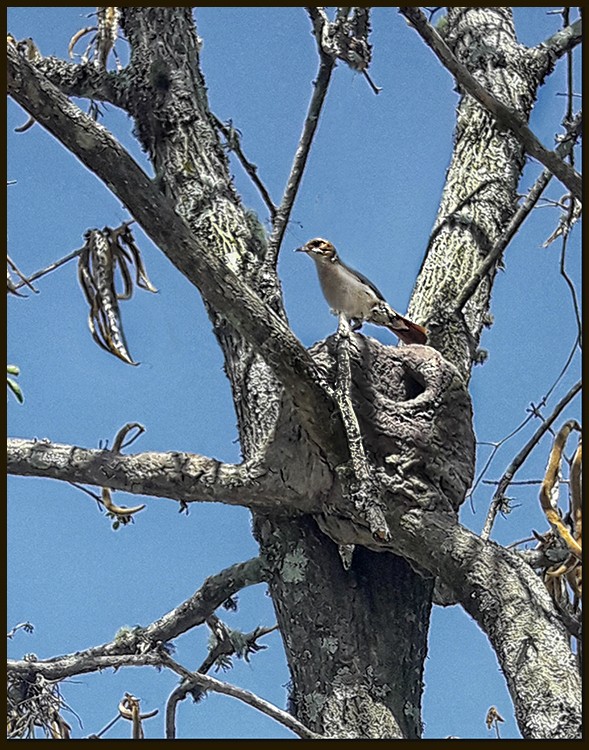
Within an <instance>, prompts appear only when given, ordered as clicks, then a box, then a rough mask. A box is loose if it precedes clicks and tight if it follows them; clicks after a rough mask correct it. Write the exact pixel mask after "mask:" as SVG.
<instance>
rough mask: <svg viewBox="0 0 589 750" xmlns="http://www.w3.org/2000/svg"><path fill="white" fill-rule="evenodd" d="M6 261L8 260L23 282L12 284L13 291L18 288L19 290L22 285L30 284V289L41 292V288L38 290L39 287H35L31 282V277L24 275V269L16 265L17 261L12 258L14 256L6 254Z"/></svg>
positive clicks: (36, 292) (37, 292)
mask: <svg viewBox="0 0 589 750" xmlns="http://www.w3.org/2000/svg"><path fill="white" fill-rule="evenodd" d="M6 261H7V263H8V265H9V266H10V267H11V268H12V270H13V271H14V273H15V274H16V275H17V276H18V277H19V279H20V280H21V283H19V284H13V285H12V289H11V291H16V290H17V289H19V288H20V287H21V286H28V287H29V289H31V290H32V291H33V292H34V293H35V294H39V290H38V289H35V287H34V286H33V285H32V284H31V282H30V280H29V279H27V277H26V276H25V275H24V273H23V272H22V271H21V270H20V269H19V267H18V266H17V265H16V263H15V262H14V261H13V260H12V258H11V257H10V256H9V255H7V256H6Z"/></svg>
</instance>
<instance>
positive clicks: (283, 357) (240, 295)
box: [7, 46, 348, 465]
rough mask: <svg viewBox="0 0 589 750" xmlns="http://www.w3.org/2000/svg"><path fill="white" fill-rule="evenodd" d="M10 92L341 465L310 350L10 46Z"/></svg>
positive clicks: (338, 432)
mask: <svg viewBox="0 0 589 750" xmlns="http://www.w3.org/2000/svg"><path fill="white" fill-rule="evenodd" d="M7 62H8V92H9V94H10V95H11V96H12V97H13V98H14V99H15V100H16V101H17V102H18V103H19V104H20V105H21V106H22V107H24V108H25V109H26V110H27V111H28V112H29V113H30V114H31V115H33V117H35V119H36V120H37V121H38V122H39V123H40V124H41V125H43V127H45V128H46V129H47V130H48V131H49V132H50V133H52V134H53V135H54V136H55V137H56V138H57V139H58V140H59V141H60V142H61V143H62V144H63V145H64V146H65V147H66V148H67V149H69V150H70V151H71V152H72V153H73V154H75V156H77V157H78V159H80V161H81V162H82V163H83V164H85V165H86V166H87V167H88V169H90V170H91V171H92V172H94V174H96V175H97V177H99V178H100V179H101V180H102V181H103V182H104V183H105V184H106V185H107V186H108V187H109V188H110V189H111V190H112V192H113V193H114V194H115V195H116V196H117V197H118V198H120V200H121V201H122V202H123V203H124V204H125V205H126V206H127V208H128V209H129V211H130V212H131V214H132V215H133V216H134V218H135V219H136V220H137V221H138V222H139V223H140V224H141V226H142V228H143V229H144V231H145V232H146V234H147V235H148V236H149V237H150V238H151V239H152V240H153V242H154V243H155V244H156V245H158V246H159V247H160V248H161V249H162V250H163V252H164V253H165V254H166V255H167V256H168V258H169V259H170V260H171V261H172V263H173V264H174V265H175V266H176V267H177V268H178V269H179V270H180V271H181V272H182V273H183V274H184V275H185V276H186V278H188V279H189V280H190V281H191V282H192V283H193V284H194V285H195V286H196V287H197V288H198V289H199V290H200V292H201V293H202V295H203V296H204V297H205V299H206V300H207V301H208V302H209V304H211V305H212V306H213V307H214V308H215V309H216V310H217V311H218V312H219V313H221V314H222V315H224V316H225V317H226V318H227V320H228V321H229V322H230V323H231V324H232V325H233V326H234V327H235V328H236V330H237V331H239V333H240V334H241V335H242V336H244V338H245V339H246V340H247V341H249V343H250V344H251V345H252V346H253V347H254V348H255V349H256V351H257V352H258V353H259V355H260V356H261V357H262V359H264V361H265V362H266V363H267V364H268V365H269V366H270V367H271V368H272V369H273V370H274V372H275V374H276V376H277V377H278V378H279V380H280V381H281V383H282V385H283V386H284V387H285V389H286V390H287V391H288V393H289V395H290V396H291V398H292V400H293V402H294V404H295V405H296V406H297V411H298V416H299V419H300V422H301V424H302V426H303V427H304V428H305V430H306V431H307V433H308V434H309V436H310V437H311V439H312V440H313V441H314V442H315V443H316V444H317V445H318V446H320V447H321V449H322V451H323V453H324V454H325V455H326V457H327V459H328V461H329V462H330V463H332V464H333V465H337V464H339V463H341V462H342V460H346V458H347V455H348V452H347V447H346V444H345V437H344V434H343V431H342V428H341V423H340V421H339V419H337V417H336V419H335V420H334V419H331V415H332V414H333V413H334V411H335V409H334V405H333V403H332V402H331V400H330V399H329V398H328V397H327V396H326V394H325V391H324V389H323V388H322V386H321V384H320V382H319V380H320V379H319V376H318V374H317V371H316V368H315V366H314V364H313V361H312V359H311V357H310V356H309V354H308V352H307V351H306V350H305V349H304V347H303V346H302V344H301V343H300V342H299V341H298V339H297V338H296V337H295V336H294V335H293V333H292V331H291V330H290V328H289V327H288V326H287V325H286V323H285V322H284V321H283V320H281V319H280V318H279V317H278V316H277V315H276V314H275V313H274V312H273V311H272V310H271V308H270V307H268V306H267V305H265V304H264V303H263V302H262V301H261V300H260V298H259V297H258V295H257V294H255V293H254V292H253V291H252V289H251V288H250V287H248V286H246V285H245V284H244V283H243V281H242V280H241V279H239V278H238V277H237V276H236V274H234V273H233V272H232V271H231V270H230V269H229V268H228V267H227V266H226V265H225V264H224V263H223V261H222V260H221V259H220V258H218V257H217V256H215V255H214V254H212V253H209V252H208V251H207V248H206V247H204V246H203V244H202V243H201V242H200V241H199V240H198V239H196V238H195V237H194V236H193V235H192V233H191V232H190V229H189V228H188V226H187V225H186V223H185V222H184V221H183V220H182V219H181V218H180V217H179V216H178V214H177V213H176V212H175V210H174V207H173V206H172V204H171V203H170V201H169V200H168V199H167V198H166V197H165V196H164V195H163V194H162V192H161V191H160V190H159V189H158V187H157V185H156V184H155V183H154V182H153V181H151V180H150V179H149V178H148V177H147V175H146V174H145V173H144V172H143V170H142V169H141V168H140V167H139V165H138V164H137V163H136V162H135V161H134V160H133V158H132V157H131V156H130V154H129V153H128V152H127V151H126V150H125V149H124V148H123V147H122V146H121V145H120V144H119V143H118V142H117V141H116V140H115V139H114V138H113V137H112V135H111V134H110V133H109V132H108V131H107V130H106V129H105V128H103V127H102V126H101V125H98V124H97V123H95V122H94V121H93V120H92V119H91V118H89V117H87V116H85V115H84V114H83V113H82V112H81V111H80V110H79V109H78V107H76V106H75V105H74V104H72V102H70V101H69V99H68V98H67V97H66V96H65V95H64V94H62V93H61V92H60V91H58V90H57V89H56V88H55V86H53V84H52V83H50V82H49V81H48V80H47V79H46V78H44V77H43V76H42V75H40V74H39V73H38V72H37V71H36V70H35V69H34V67H32V66H31V65H30V64H28V63H27V62H26V61H25V60H24V59H23V58H22V57H21V56H20V55H19V54H18V53H17V52H16V50H15V49H14V48H13V47H11V46H8V49H7Z"/></svg>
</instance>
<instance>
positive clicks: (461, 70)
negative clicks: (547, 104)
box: [399, 7, 583, 201]
mask: <svg viewBox="0 0 589 750" xmlns="http://www.w3.org/2000/svg"><path fill="white" fill-rule="evenodd" d="M399 11H400V12H401V13H402V14H403V15H404V16H405V18H406V19H407V20H408V21H409V22H410V23H411V25H412V26H414V27H415V29H416V30H417V32H418V33H419V34H420V36H421V38H422V39H423V40H424V42H425V43H426V44H427V45H428V47H430V48H431V49H432V50H433V52H434V54H435V55H436V57H437V58H438V59H439V60H440V62H441V63H442V64H443V65H444V67H445V68H447V69H448V71H449V72H450V73H451V74H452V75H453V76H454V78H455V79H456V81H457V82H458V84H459V85H460V86H461V87H462V88H463V89H464V90H465V91H466V92H467V93H468V94H470V95H471V96H472V97H473V98H474V99H476V100H477V101H478V102H479V104H481V105H482V106H483V107H485V109H487V110H488V111H489V112H490V113H491V114H492V115H493V117H495V119H496V120H497V122H498V123H499V125H502V126H503V127H507V128H509V130H511V131H512V132H513V134H514V135H515V137H516V138H517V139H518V141H519V142H520V144H521V145H522V147H523V148H524V150H525V151H526V153H527V154H528V155H529V156H532V157H534V159H537V160H538V161H539V162H540V163H542V164H543V165H544V166H545V167H546V168H547V169H549V170H550V171H551V172H552V173H553V174H554V176H555V177H557V178H558V179H559V180H560V181H561V182H562V183H563V184H564V185H566V187H567V188H568V189H569V191H570V192H571V193H572V194H573V195H574V196H575V198H577V199H578V200H579V201H582V199H583V196H582V180H581V175H580V174H579V173H578V172H577V171H576V170H575V169H573V168H572V167H571V166H570V165H569V164H567V163H566V162H565V161H563V160H562V159H561V158H560V157H559V156H558V155H557V154H555V153H554V151H549V150H548V149H547V148H545V147H544V146H543V145H542V144H541V143H540V141H539V140H538V138H536V136H535V135H534V133H533V132H532V131H531V130H530V128H529V127H528V125H527V124H526V122H525V120H524V119H523V118H522V117H521V116H520V115H519V114H517V113H516V112H514V111H513V110H512V109H511V108H510V107H508V106H506V105H505V104H503V102H500V101H499V100H498V99H496V98H495V97H494V96H493V95H492V94H490V93H489V92H488V91H487V89H485V87H484V86H481V84H480V83H479V82H478V81H477V80H476V78H474V76H473V75H471V73H470V72H469V71H468V70H467V68H466V67H465V66H464V65H462V64H461V63H460V62H459V61H458V60H457V59H456V57H455V55H454V53H453V52H452V51H451V49H450V48H449V47H448V45H447V44H446V42H444V40H443V39H442V38H441V36H440V35H439V34H438V32H437V31H436V30H435V29H434V28H433V27H432V26H431V25H430V24H429V23H428V22H427V19H426V17H425V15H424V14H423V13H422V12H421V10H420V9H419V8H414V7H401V8H399Z"/></svg>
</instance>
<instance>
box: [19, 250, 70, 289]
mask: <svg viewBox="0 0 589 750" xmlns="http://www.w3.org/2000/svg"><path fill="white" fill-rule="evenodd" d="M83 249H84V248H83V247H81V248H79V249H78V250H74V251H73V252H72V253H70V254H69V255H66V256H64V257H63V258H61V259H60V260H56V261H55V263H51V265H49V266H47V268H42V269H41V270H40V271H35V273H33V274H31V276H29V277H28V279H29V281H36V280H37V279H40V278H41V276H45V275H46V274H48V273H51V271H55V269H56V268H59V267H60V266H63V265H64V264H65V263H68V262H69V261H70V260H73V259H74V258H77V257H78V255H80V253H81V252H82V250H83ZM21 286H24V282H21V283H20V284H16V287H15V288H16V289H20V288H21Z"/></svg>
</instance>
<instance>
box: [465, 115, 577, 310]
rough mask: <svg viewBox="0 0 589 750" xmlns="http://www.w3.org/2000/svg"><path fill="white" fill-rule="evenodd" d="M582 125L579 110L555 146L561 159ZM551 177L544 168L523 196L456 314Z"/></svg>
mask: <svg viewBox="0 0 589 750" xmlns="http://www.w3.org/2000/svg"><path fill="white" fill-rule="evenodd" d="M581 126H582V114H581V112H579V113H578V114H577V116H576V117H575V118H574V120H573V122H572V123H571V125H570V128H569V129H568V132H567V135H566V136H565V137H564V138H563V140H562V141H561V143H559V145H558V146H557V148H556V153H557V154H558V156H559V157H560V158H561V159H565V158H566V157H567V156H568V155H569V154H570V153H572V151H573V148H574V146H575V143H576V142H577V139H578V138H579V136H580V135H581ZM551 179H552V172H551V171H550V170H548V169H545V170H544V171H543V172H542V174H541V175H540V177H538V179H537V180H536V182H535V183H534V185H533V187H532V189H531V190H530V192H529V193H528V194H527V196H526V197H525V200H524V201H523V203H522V204H521V206H520V207H519V208H518V209H517V211H516V212H515V214H514V215H513V217H512V219H511V221H510V222H509V224H508V226H507V227H506V229H505V231H504V232H503V234H502V236H501V239H500V240H499V242H497V243H496V244H495V246H494V247H493V249H492V250H491V251H490V252H489V253H488V254H487V255H486V256H485V258H484V260H482V261H481V264H480V266H479V267H478V268H477V269H476V271H475V272H474V273H473V275H472V278H471V279H470V280H469V282H468V283H467V284H466V285H465V287H464V289H463V290H462V291H461V292H460V294H459V295H458V297H457V299H456V302H455V306H454V311H453V313H454V314H456V313H458V312H461V311H462V309H463V308H464V306H465V305H466V303H467V302H468V300H469V299H470V298H471V297H472V295H473V294H474V293H475V292H476V290H477V288H478V286H479V284H480V283H481V281H482V280H483V279H484V278H485V276H486V275H487V274H488V273H489V271H490V270H491V268H492V267H493V266H494V265H495V263H496V262H497V261H498V260H499V258H501V256H502V255H503V253H504V251H505V249H506V247H507V246H508V245H509V243H510V242H511V240H512V239H513V237H514V236H515V235H516V233H517V232H518V230H519V228H520V227H521V225H522V224H523V223H524V221H525V220H526V218H527V216H528V214H529V213H530V212H531V211H532V209H533V208H534V206H535V205H536V203H537V202H538V201H539V200H540V197H541V196H542V193H543V192H544V190H545V189H546V187H547V186H548V183H549V182H550V180H551Z"/></svg>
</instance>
